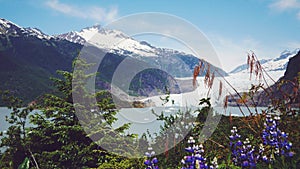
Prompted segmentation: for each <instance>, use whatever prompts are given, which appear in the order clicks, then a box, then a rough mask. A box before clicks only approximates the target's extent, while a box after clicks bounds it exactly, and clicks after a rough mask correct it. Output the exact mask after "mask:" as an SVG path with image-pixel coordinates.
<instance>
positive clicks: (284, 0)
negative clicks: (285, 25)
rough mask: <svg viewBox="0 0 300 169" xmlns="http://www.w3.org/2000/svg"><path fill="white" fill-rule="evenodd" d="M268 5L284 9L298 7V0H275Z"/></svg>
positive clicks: (299, 3) (299, 6)
mask: <svg viewBox="0 0 300 169" xmlns="http://www.w3.org/2000/svg"><path fill="white" fill-rule="evenodd" d="M270 7H271V8H273V9H277V10H280V11H284V10H288V9H292V8H300V2H299V1H298V0H276V1H275V2H274V3H272V4H271V5H270Z"/></svg>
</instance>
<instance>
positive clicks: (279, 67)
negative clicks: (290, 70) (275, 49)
mask: <svg viewBox="0 0 300 169" xmlns="http://www.w3.org/2000/svg"><path fill="white" fill-rule="evenodd" d="M299 51H300V49H299V48H297V49H295V50H293V51H290V50H284V51H283V52H281V53H280V56H279V57H277V58H274V59H266V60H260V62H261V65H262V67H263V68H264V69H265V71H268V72H276V71H278V72H280V76H282V75H283V72H284V71H285V70H286V68H287V64H288V62H289V59H290V58H291V57H293V56H295V55H296V54H297V53H298V52H299ZM247 69H248V65H247V64H243V65H240V66H238V67H237V68H235V69H234V70H233V71H231V72H230V73H245V72H248V70H247Z"/></svg>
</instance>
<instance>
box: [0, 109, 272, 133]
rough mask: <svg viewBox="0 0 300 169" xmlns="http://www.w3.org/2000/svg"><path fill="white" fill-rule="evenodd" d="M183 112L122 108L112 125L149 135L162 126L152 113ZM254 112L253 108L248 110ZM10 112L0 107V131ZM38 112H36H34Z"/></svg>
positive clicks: (235, 111)
mask: <svg viewBox="0 0 300 169" xmlns="http://www.w3.org/2000/svg"><path fill="white" fill-rule="evenodd" d="M179 109H180V110H182V111H185V110H186V108H185V107H154V108H124V109H121V110H120V111H119V112H118V114H117V118H118V121H117V122H116V123H115V124H114V125H113V127H114V128H117V127H119V126H121V125H122V124H125V123H131V128H130V129H129V130H128V133H136V134H138V135H142V134H143V133H146V132H147V130H149V132H150V133H152V134H153V133H155V132H157V133H158V132H159V129H160V125H162V124H163V122H162V121H158V120H156V119H157V117H156V116H155V115H154V114H153V113H152V112H155V113H156V114H158V115H160V114H161V112H164V114H165V115H170V114H175V113H176V112H177V111H178V110H179ZM196 109H197V108H196V107H194V108H193V107H191V110H192V111H193V110H196ZM241 109H242V111H243V112H244V113H245V115H246V116H247V115H249V112H248V110H247V108H246V107H241ZM250 109H251V110H252V111H253V112H254V108H250ZM262 109H266V108H264V107H259V108H258V111H259V112H261V110H262ZM214 110H215V111H216V112H217V113H219V114H224V115H229V113H230V112H231V115H232V116H243V114H242V113H241V111H240V109H239V108H238V107H228V108H227V109H226V111H225V110H224V109H223V108H222V107H214ZM10 112H11V110H9V109H8V108H6V107H0V131H6V130H7V129H8V127H9V126H10V124H9V123H8V122H7V121H6V120H5V116H9V115H10ZM35 112H38V111H35ZM195 115H196V114H195Z"/></svg>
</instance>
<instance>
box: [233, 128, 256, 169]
mask: <svg viewBox="0 0 300 169" xmlns="http://www.w3.org/2000/svg"><path fill="white" fill-rule="evenodd" d="M240 138H241V135H239V134H238V131H237V128H236V127H233V128H232V130H231V135H230V136H229V139H230V148H231V153H232V155H231V156H232V161H233V163H234V164H235V165H236V166H241V167H242V168H255V167H256V162H257V160H258V157H259V156H256V155H255V154H254V147H253V146H252V145H251V144H250V141H249V139H248V138H246V140H245V141H244V142H242V141H241V140H240Z"/></svg>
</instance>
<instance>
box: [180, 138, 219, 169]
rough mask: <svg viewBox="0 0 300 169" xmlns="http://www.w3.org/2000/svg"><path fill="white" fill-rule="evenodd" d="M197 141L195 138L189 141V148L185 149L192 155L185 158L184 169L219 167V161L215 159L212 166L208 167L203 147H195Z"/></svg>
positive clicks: (212, 168)
mask: <svg viewBox="0 0 300 169" xmlns="http://www.w3.org/2000/svg"><path fill="white" fill-rule="evenodd" d="M195 142H196V141H195V140H194V138H193V137H190V138H189V139H188V143H189V147H187V148H185V151H187V152H189V153H191V155H189V156H185V157H184V158H183V159H182V161H181V163H183V164H184V165H185V167H182V169H208V168H210V169H215V168H217V167H218V165H217V159H215V161H214V163H213V165H212V166H210V167H209V166H208V165H207V163H206V158H205V157H204V155H203V154H204V148H203V145H202V144H200V145H195Z"/></svg>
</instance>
